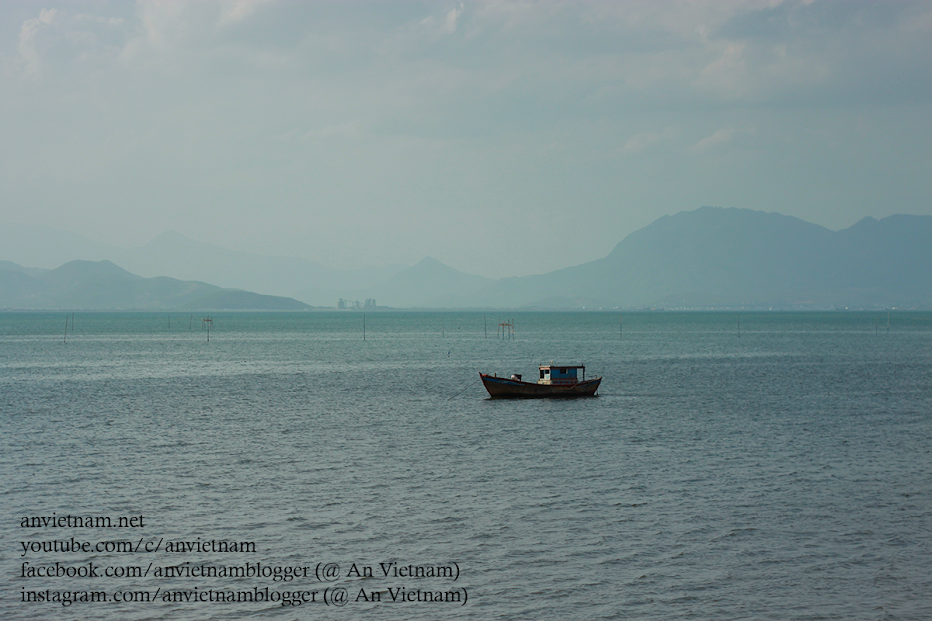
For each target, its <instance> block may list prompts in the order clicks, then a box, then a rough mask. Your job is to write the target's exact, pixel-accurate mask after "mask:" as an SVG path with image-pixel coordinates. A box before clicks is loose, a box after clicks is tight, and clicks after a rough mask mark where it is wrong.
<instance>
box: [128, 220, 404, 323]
mask: <svg viewBox="0 0 932 621" xmlns="http://www.w3.org/2000/svg"><path fill="white" fill-rule="evenodd" d="M120 256H121V257H122V258H121V260H120V261H119V263H120V264H121V265H124V266H126V268H127V269H129V270H130V271H132V272H134V273H138V274H142V275H146V276H158V275H171V276H173V277H175V278H182V279H185V280H200V281H206V282H210V283H214V284H216V285H219V286H221V287H236V288H238V289H248V290H250V291H256V292H259V293H263V294H269V295H287V296H290V297H295V298H298V299H300V300H302V301H304V302H307V303H309V304H315V305H324V304H326V305H329V306H333V305H335V304H336V300H337V297H338V296H337V295H335V291H336V290H341V289H342V290H346V289H356V288H361V287H370V286H374V285H377V284H379V283H381V282H384V281H385V280H386V279H388V278H391V277H392V276H394V275H395V274H397V273H398V272H399V271H401V270H402V269H404V266H400V265H393V266H387V267H383V268H365V269H357V270H345V269H329V268H326V267H324V266H323V265H321V264H319V263H315V262H313V261H308V260H307V259H298V258H294V257H281V256H265V255H258V254H252V253H248V252H239V251H236V250H228V249H226V248H223V247H221V246H216V245H214V244H206V243H203V242H197V241H193V240H191V239H188V238H187V237H185V236H184V235H181V234H180V233H177V232H175V231H168V232H165V233H162V234H160V235H157V236H156V237H155V238H153V239H152V241H150V242H149V243H148V244H146V245H145V246H142V247H141V248H137V249H134V250H127V251H124V252H123V253H122V254H121V255H120Z"/></svg>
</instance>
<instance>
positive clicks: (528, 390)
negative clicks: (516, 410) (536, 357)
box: [479, 363, 602, 399]
mask: <svg viewBox="0 0 932 621" xmlns="http://www.w3.org/2000/svg"><path fill="white" fill-rule="evenodd" d="M580 371H581V372H582V379H580ZM479 377H480V378H482V384H483V386H485V389H486V390H487V391H489V396H490V397H491V398H493V399H547V398H555V397H556V398H560V397H563V398H566V397H594V396H595V392H596V391H597V390H598V389H599V384H600V383H601V382H602V378H601V377H597V378H595V379H590V380H587V379H586V367H585V366H584V365H570V366H565V365H556V364H553V363H551V364H546V365H540V377H539V379H538V380H537V382H525V381H524V380H522V379H521V376H520V375H517V374H515V375H512V376H511V377H510V378H506V377H498V376H497V375H487V374H485V373H480V374H479Z"/></svg>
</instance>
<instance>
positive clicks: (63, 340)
mask: <svg viewBox="0 0 932 621" xmlns="http://www.w3.org/2000/svg"><path fill="white" fill-rule="evenodd" d="M67 341H68V315H65V336H64V337H62V340H61V342H62V343H65V342H67Z"/></svg>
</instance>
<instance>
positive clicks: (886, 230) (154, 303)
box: [0, 207, 932, 309]
mask: <svg viewBox="0 0 932 621" xmlns="http://www.w3.org/2000/svg"><path fill="white" fill-rule="evenodd" d="M14 229H15V227H14ZM42 230H43V229H42V227H25V228H24V227H22V226H20V228H18V229H15V230H14V233H16V232H17V231H18V232H19V233H20V234H22V235H24V236H34V235H36V234H38V233H41V231H42ZM15 237H16V236H15V234H13V233H10V232H9V231H5V232H4V234H3V235H0V241H8V242H11V243H13V242H15V243H13V245H12V246H10V247H9V248H8V247H6V246H2V245H0V250H2V251H4V252H8V254H6V255H5V256H3V257H2V258H4V259H14V258H16V256H17V255H16V252H26V251H25V250H24V248H26V249H30V248H32V247H33V246H34V247H35V248H38V247H40V246H42V243H41V240H40V239H38V238H36V237H31V238H30V239H29V240H25V239H19V240H17V239H15ZM50 239H53V240H54V241H55V243H61V244H63V245H64V247H67V248H73V249H76V250H75V251H81V252H84V253H86V254H87V255H94V256H99V255H100V253H111V254H109V255H106V256H120V257H123V259H125V262H124V261H123V260H122V259H121V260H120V261H117V262H118V263H120V264H121V265H125V266H128V267H129V268H130V270H131V271H132V272H133V273H130V272H127V271H125V270H122V269H121V268H118V267H116V265H114V264H113V263H109V262H104V264H95V265H97V267H96V268H94V269H93V270H92V269H91V268H90V267H88V265H87V264H88V262H87V261H83V262H75V265H72V264H70V263H69V264H66V265H62V266H61V267H59V268H57V269H56V270H36V269H35V268H23V267H21V266H20V265H17V264H13V263H10V262H9V261H0V306H18V307H32V308H38V307H43V308H58V307H77V308H83V307H85V305H92V307H94V308H103V307H106V308H143V307H145V308H156V307H159V308H161V307H165V308H182V307H191V306H198V305H200V307H203V308H219V306H217V305H223V307H227V308H267V306H265V304H270V305H271V307H275V308H291V306H290V305H291V304H300V303H299V302H297V301H296V300H291V299H290V298H282V297H277V298H272V297H270V296H265V297H260V296H258V294H259V293H264V294H269V293H274V294H276V296H280V295H281V292H286V291H287V292H293V293H287V295H289V296H293V297H297V298H299V299H300V300H301V301H302V302H305V303H308V304H314V305H317V306H329V307H334V306H336V303H337V299H338V298H344V299H348V300H360V301H362V300H365V299H367V298H375V299H376V301H377V303H378V305H379V306H392V307H400V308H405V307H407V308H412V307H420V308H470V307H471V308H478V307H482V308H553V309H560V308H564V309H575V308H582V307H585V308H605V309H609V308H641V307H656V306H662V307H667V308H783V309H786V308H833V307H857V308H878V307H880V308H884V307H886V308H889V307H919V308H932V216H909V215H895V216H889V217H887V218H884V219H882V220H875V219H874V218H864V219H863V220H861V221H860V222H858V223H857V224H855V225H854V226H851V227H850V228H847V229H844V230H841V231H831V230H829V229H826V228H824V227H821V226H818V225H816V224H811V223H809V222H805V221H803V220H800V219H799V218H794V217H790V216H784V215H781V214H778V213H765V212H761V211H752V210H749V209H736V208H727V209H723V208H718V207H701V208H699V209H696V210H694V211H685V212H681V213H678V214H675V215H672V216H664V217H662V218H660V219H658V220H656V221H654V222H653V223H651V224H650V225H648V226H646V227H644V228H643V229H640V230H638V231H635V232H634V233H631V234H630V235H628V236H627V237H626V238H625V239H623V240H622V241H621V242H620V243H619V244H618V245H617V246H616V247H615V248H614V249H613V250H612V252H610V253H609V254H608V255H607V256H606V257H604V258H602V259H598V260H596V261H591V262H588V263H585V264H582V265H576V266H573V267H567V268H564V269H561V270H557V271H554V272H549V273H547V274H539V275H534V276H523V277H512V278H502V279H499V280H494V279H489V278H483V277H481V276H475V275H471V274H466V273H463V272H460V271H458V270H456V269H453V268H452V267H449V266H447V265H444V264H443V263H441V262H440V261H437V260H436V259H434V258H431V257H427V258H425V259H423V260H422V261H420V262H419V263H417V264H416V265H414V266H412V267H408V268H404V267H402V266H397V265H395V266H388V267H384V268H373V269H363V270H339V269H336V270H334V269H327V268H325V267H323V266H321V265H318V264H316V263H313V262H311V261H306V260H303V259H293V258H287V257H265V256H260V255H253V254H249V253H243V252H235V251H231V250H227V249H225V248H221V247H219V246H214V245H211V244H203V243H200V242H195V241H192V240H190V239H187V238H186V237H184V236H182V235H180V234H178V233H175V232H168V233H163V234H161V235H159V236H157V237H156V238H155V239H153V240H152V242H150V243H149V244H147V245H146V246H144V247H143V248H140V249H136V250H129V251H123V250H115V249H113V248H112V247H107V246H100V247H93V245H92V243H91V242H89V241H88V240H86V239H83V238H74V239H70V238H68V237H67V235H65V234H63V233H60V232H56V233H54V234H50ZM27 241H29V242H30V243H26V242H27ZM30 244H31V245H30ZM35 248H32V249H31V250H30V251H29V252H28V253H26V254H28V255H29V256H35V255H36V250H35ZM56 256H57V255H56ZM84 258H86V257H84ZM46 272H48V273H46ZM139 273H141V274H143V275H149V276H153V278H142V276H137V275H135V274H139ZM156 276H159V277H161V278H159V277H156ZM165 276H172V277H173V278H166V277H165ZM174 278H182V279H183V280H174ZM205 281H206V282H212V283H215V284H219V285H221V286H223V287H236V288H237V289H249V290H250V291H256V292H257V293H252V294H250V293H246V292H245V291H238V292H236V291H231V290H230V289H221V288H220V287H218V286H214V285H207V284H205ZM88 307H91V306H88ZM302 307H303V305H302Z"/></svg>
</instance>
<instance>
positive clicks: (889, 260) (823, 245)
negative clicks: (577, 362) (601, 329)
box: [474, 207, 932, 308]
mask: <svg viewBox="0 0 932 621" xmlns="http://www.w3.org/2000/svg"><path fill="white" fill-rule="evenodd" d="M474 303H476V304H479V305H489V306H517V307H522V306H526V307H537V306H543V307H554V306H564V307H579V306H590V307H600V306H601V307H608V308H614V307H643V306H665V307H666V306H669V307H676V308H697V307H698V308H710V307H758V308H761V307H776V308H801V307H833V306H835V307H837V306H858V307H865V306H867V307H877V306H880V307H890V306H928V305H930V304H932V216H902V215H898V216H890V217H887V218H884V219H883V220H879V221H878V220H875V219H873V218H865V219H864V220H861V221H860V222H858V223H857V224H855V225H854V226H852V227H850V228H848V229H844V230H842V231H830V230H829V229H826V228H824V227H821V226H818V225H815V224H811V223H808V222H804V221H803V220H800V219H798V218H793V217H790V216H784V215H780V214H777V213H764V212H760V211H752V210H748V209H735V208H729V209H722V208H716V207H702V208H700V209H697V210H695V211H688V212H682V213H679V214H676V215H673V216H664V217H662V218H660V219H658V220H656V221H654V222H653V223H652V224H650V225H648V226H646V227H645V228H643V229H640V230H638V231H635V232H634V233H632V234H630V235H629V236H628V237H626V238H625V239H624V240H623V241H622V242H621V243H619V244H618V245H617V246H616V247H615V249H614V250H612V252H611V253H609V255H608V256H606V257H605V258H603V259H598V260H596V261H592V262H589V263H585V264H582V265H578V266H575V267H570V268H566V269H563V270H558V271H555V272H551V273H548V274H542V275H539V276H527V277H521V278H506V279H502V280H500V281H498V282H496V283H495V284H494V285H492V286H490V287H489V288H487V289H486V290H484V291H483V292H482V293H481V295H480V296H479V297H478V298H477V299H476V300H474Z"/></svg>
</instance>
